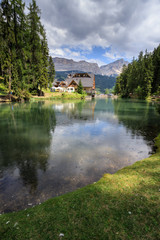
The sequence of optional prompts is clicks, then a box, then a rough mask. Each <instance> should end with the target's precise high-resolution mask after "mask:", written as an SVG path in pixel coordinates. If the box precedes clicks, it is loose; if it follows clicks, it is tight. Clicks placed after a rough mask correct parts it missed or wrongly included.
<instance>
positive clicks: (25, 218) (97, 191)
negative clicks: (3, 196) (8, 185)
mask: <svg viewBox="0 0 160 240" xmlns="http://www.w3.org/2000/svg"><path fill="white" fill-rule="evenodd" d="M156 145H157V147H158V149H157V153H156V154H154V155H152V156H151V157H149V158H147V159H144V160H142V161H138V162H136V163H135V164H133V165H132V166H129V167H125V168H123V169H121V170H119V171H118V172H117V173H115V174H113V175H111V174H105V175H104V176H103V177H102V178H101V179H100V180H99V181H98V182H97V183H95V184H91V185H88V186H86V187H84V188H82V189H79V190H77V191H75V192H72V193H68V194H65V195H63V196H60V197H56V198H52V199H50V200H48V201H46V202H44V203H43V204H41V205H38V206H36V207H33V208H30V209H27V210H24V211H21V212H17V213H11V214H4V215H1V216H0V236H1V239H3V240H5V239H6V240H13V239H17V240H20V239H25V240H26V239H32V240H34V239H37V240H41V239H43V240H48V239H68V240H71V239H74V240H78V239H82V240H85V239H88V240H93V239H97V240H101V239H104V240H107V239H113V240H114V239H117V240H121V239H122V240H123V239H124V240H128V239H131V240H143V239H145V240H150V239H155V240H158V239H160V229H159V223H160V135H159V137H157V139H156Z"/></svg>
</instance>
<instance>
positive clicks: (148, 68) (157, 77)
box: [115, 45, 160, 99]
mask: <svg viewBox="0 0 160 240" xmlns="http://www.w3.org/2000/svg"><path fill="white" fill-rule="evenodd" d="M115 93H117V94H120V95H121V96H122V97H129V96H135V97H138V98H142V99H145V98H147V97H149V96H150V95H151V94H156V95H160V45H159V46H158V47H157V48H155V49H154V51H153V52H152V53H148V52H147V51H146V52H145V54H143V52H140V54H139V56H138V59H133V61H132V62H131V63H130V64H128V66H127V67H126V66H124V67H123V71H122V73H121V74H120V75H119V76H118V77H117V81H116V86H115Z"/></svg>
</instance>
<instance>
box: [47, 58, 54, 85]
mask: <svg viewBox="0 0 160 240" xmlns="http://www.w3.org/2000/svg"><path fill="white" fill-rule="evenodd" d="M48 75H49V76H48V82H49V86H50V87H51V85H52V83H53V81H54V77H55V68H54V63H53V58H52V57H51V56H49V66H48Z"/></svg>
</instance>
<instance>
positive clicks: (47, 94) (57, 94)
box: [32, 91, 85, 100]
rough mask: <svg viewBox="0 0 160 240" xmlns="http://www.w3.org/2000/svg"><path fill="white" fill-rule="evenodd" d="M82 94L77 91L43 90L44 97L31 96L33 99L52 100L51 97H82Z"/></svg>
mask: <svg viewBox="0 0 160 240" xmlns="http://www.w3.org/2000/svg"><path fill="white" fill-rule="evenodd" d="M84 97H85V96H84V95H81V94H78V93H76V92H75V93H64V92H47V91H46V92H45V95H44V97H43V96H42V97H37V96H33V97H32V98H33V99H35V100H40V99H44V100H52V99H82V98H84Z"/></svg>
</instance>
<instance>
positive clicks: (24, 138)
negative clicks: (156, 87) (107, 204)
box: [0, 99, 160, 213]
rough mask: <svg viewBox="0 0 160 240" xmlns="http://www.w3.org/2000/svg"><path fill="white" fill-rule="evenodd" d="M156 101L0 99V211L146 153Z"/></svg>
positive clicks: (158, 128) (159, 118)
mask: <svg viewBox="0 0 160 240" xmlns="http://www.w3.org/2000/svg"><path fill="white" fill-rule="evenodd" d="M159 132H160V115H159V114H158V113H157V111H156V108H155V106H154V105H153V104H152V103H148V102H145V101H140V100H137V101H136V100H123V99H115V100H112V99H98V100H97V99H95V100H88V101H68V102H61V101H56V102H53V101H40V102H30V103H22V104H21V103H15V104H14V103H11V104H5V103H4V104H0V213H4V212H5V213H6V212H12V211H17V210H20V209H25V208H28V207H31V206H34V205H36V204H40V203H42V202H43V201H45V200H47V199H49V198H51V197H55V196H59V195H62V194H64V193H67V192H71V191H73V190H75V189H78V188H81V187H83V186H86V185H87V184H91V183H93V182H95V181H98V180H99V179H100V178H101V177H102V176H103V174H104V173H111V174H113V173H115V172H116V171H118V170H119V169H121V168H123V167H124V166H128V165H131V164H133V163H134V162H136V161H138V160H141V159H143V158H146V157H148V156H149V155H150V154H151V153H152V152H153V151H154V142H153V139H154V138H155V137H156V136H157V134H158V133H159Z"/></svg>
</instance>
